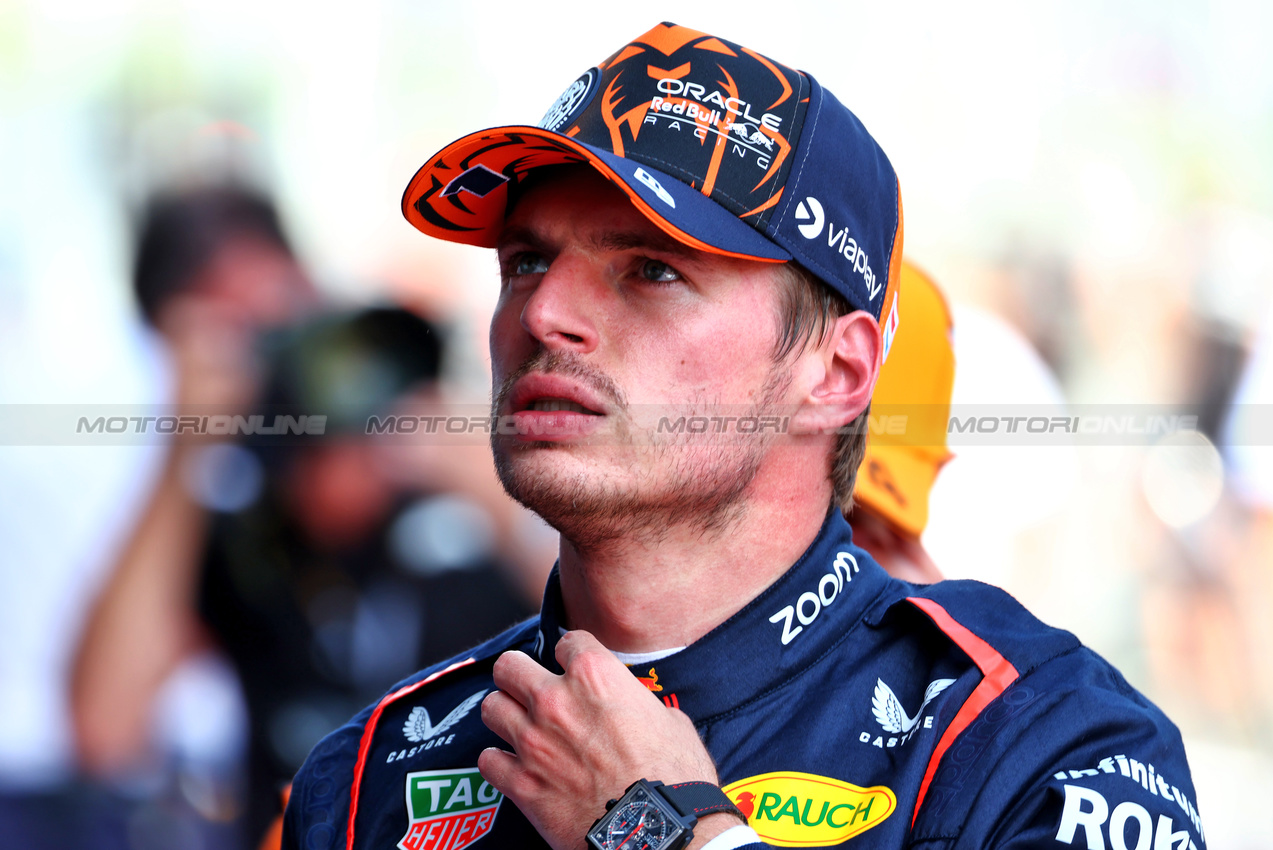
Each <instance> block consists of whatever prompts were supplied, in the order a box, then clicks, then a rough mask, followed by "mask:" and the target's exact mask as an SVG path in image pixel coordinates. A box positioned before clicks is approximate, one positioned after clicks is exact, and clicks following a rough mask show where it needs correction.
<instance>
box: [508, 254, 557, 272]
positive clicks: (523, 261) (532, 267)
mask: <svg viewBox="0 0 1273 850" xmlns="http://www.w3.org/2000/svg"><path fill="white" fill-rule="evenodd" d="M511 266H512V268H511V270H510V271H511V273H512V274H513V275H514V276H521V275H529V274H544V273H545V272H547V271H548V260H546V259H544V257H543V256H541V255H540V254H518V255H517V256H516V257H514V258H513V262H512V264H511Z"/></svg>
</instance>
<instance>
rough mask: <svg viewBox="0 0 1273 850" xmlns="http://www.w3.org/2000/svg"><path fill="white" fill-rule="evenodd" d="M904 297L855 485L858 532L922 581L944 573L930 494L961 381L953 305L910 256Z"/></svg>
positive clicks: (888, 562)
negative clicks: (933, 552)
mask: <svg viewBox="0 0 1273 850" xmlns="http://www.w3.org/2000/svg"><path fill="white" fill-rule="evenodd" d="M897 291H898V299H899V300H901V301H903V302H904V303H905V305H906V325H905V328H904V330H903V329H899V331H898V333H897V336H896V337H895V338H894V340H893V347H892V350H891V351H890V352H889V358H888V360H887V361H886V362H885V363H884V365H883V366H881V367H880V377H879V379H878V380H877V381H876V382H875V392H874V394H873V395H872V396H871V412H872V418H873V419H874V420H875V422H876V423H877V424H876V425H875V427H874V428H873V429H872V431H871V433H870V435H869V436H868V438H867V441H866V455H865V456H864V457H863V459H862V466H861V467H860V468H859V470H858V476H857V479H856V481H855V482H854V485H853V508H852V510H851V511H850V512H849V513H848V515H847V517H848V520H849V525H851V526H852V527H853V540H854V542H855V543H857V544H858V545H859V546H861V547H862V548H863V549H865V550H866V551H868V552H870V553H871V554H872V555H873V556H874V557H875V560H876V561H878V562H879V564H880V566H881V567H883V568H884V569H885V571H887V572H888V574H889V575H891V576H893V577H895V578H900V579H903V580H905V581H911V582H916V583H919V584H932V583H933V582H937V581H941V579H942V574H941V571H940V570H939V569H938V568H937V565H936V564H935V563H933V559H932V558H931V557H929V555H928V551H927V550H926V549H925V548H924V546H923V544H921V543H920V535H921V534H923V532H924V527H925V526H926V525H927V524H928V496H929V493H930V491H931V490H932V488H933V483H934V482H935V481H936V480H937V473H938V472H940V471H941V468H942V467H943V466H944V465H945V464H946V462H947V461H948V460H950V458H951V456H952V455H951V453H950V451H949V450H948V449H947V448H946V422H947V419H948V418H949V416H950V394H951V389H952V388H953V387H954V383H955V354H954V350H953V348H952V343H951V333H952V327H951V318H950V306H949V305H948V304H947V303H946V298H945V296H944V295H943V294H942V292H941V290H940V289H938V287H937V284H936V283H934V282H933V280H932V278H930V277H929V276H928V275H927V274H925V273H924V272H923V271H921V270H920V269H919V268H917V267H916V266H915V265H914V264H913V263H911V262H910V261H909V260H903V261H902V276H901V280H900V281H899V283H898V288H897Z"/></svg>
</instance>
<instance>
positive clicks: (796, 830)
mask: <svg viewBox="0 0 1273 850" xmlns="http://www.w3.org/2000/svg"><path fill="white" fill-rule="evenodd" d="M724 791H725V794H726V795H727V796H728V797H729V799H731V800H733V801H734V805H736V806H738V808H739V810H740V811H741V812H742V813H743V814H744V815H746V816H747V825H748V826H750V827H751V828H752V829H754V830H756V833H757V834H758V835H759V836H760V837H761V838H763V839H764V840H765V841H767V842H769V843H770V844H776V845H778V846H779V847H810V846H826V845H829V844H841V843H843V842H845V841H848V840H849V839H850V838H852V837H853V836H855V835H858V834H860V833H863V832H865V831H866V830H868V829H870V828H871V827H873V826H878V825H879V824H881V823H883V822H884V820H885V819H886V818H887V817H888V816H889V815H891V814H892V813H893V810H894V809H896V808H897V796H896V795H895V794H894V793H893V790H892V789H891V788H886V787H885V786H883V785H875V786H872V787H870V788H862V787H860V786H858V785H853V784H852V783H849V782H841V781H840V780H838V779H832V778H830V777H828V776H817V775H815V774H812V773H797V772H795V771H778V772H776V773H762V774H760V775H759V776H751V777H748V778H747V779H740V780H739V781H737V782H731V783H730V784H728V785H726V786H725V788H724Z"/></svg>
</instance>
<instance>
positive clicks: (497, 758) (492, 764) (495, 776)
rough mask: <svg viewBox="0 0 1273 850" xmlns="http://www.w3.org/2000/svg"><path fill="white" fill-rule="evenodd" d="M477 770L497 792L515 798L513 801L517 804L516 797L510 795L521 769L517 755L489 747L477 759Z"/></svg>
mask: <svg viewBox="0 0 1273 850" xmlns="http://www.w3.org/2000/svg"><path fill="white" fill-rule="evenodd" d="M477 769H478V771H479V772H480V773H481V774H482V778H483V779H485V780H486V781H487V782H489V783H491V785H493V786H494V787H495V790H497V791H499V792H500V793H501V794H504V795H506V796H508V797H510V798H514V800H513V801H514V802H516V799H515V795H514V794H511V793H509V792H510V791H511V790H512V788H513V781H514V779H515V778H516V776H517V774H518V772H519V770H520V769H521V765H520V763H519V761H518V758H517V756H516V755H514V754H513V753H509V752H505V751H504V750H501V749H499V748H498V747H487V748H486V749H484V750H482V752H481V753H480V754H479V755H478V757H477Z"/></svg>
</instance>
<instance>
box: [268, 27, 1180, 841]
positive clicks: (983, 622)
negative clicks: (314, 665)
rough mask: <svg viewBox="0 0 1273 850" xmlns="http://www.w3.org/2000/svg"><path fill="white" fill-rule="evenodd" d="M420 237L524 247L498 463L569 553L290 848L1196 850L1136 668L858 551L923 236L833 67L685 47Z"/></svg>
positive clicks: (438, 197)
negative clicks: (897, 573) (905, 236)
mask: <svg viewBox="0 0 1273 850" xmlns="http://www.w3.org/2000/svg"><path fill="white" fill-rule="evenodd" d="M563 164H565V165H566V166H567V167H564V168H563V167H560V166H562V165H563ZM403 208H404V211H405V213H406V215H407V218H408V220H409V221H411V223H412V224H414V225H415V226H416V227H418V228H420V229H421V230H423V231H425V232H426V233H430V234H433V235H437V236H442V237H445V238H449V239H453V240H456V241H462V242H468V243H472V244H476V245H485V246H490V247H496V248H497V249H498V254H499V262H500V269H501V278H502V282H501V291H500V299H499V303H498V305H497V307H496V312H495V315H494V318H493V319H492V323H491V354H492V363H493V371H494V375H493V386H494V388H495V398H494V413H495V419H494V424H495V427H494V429H493V432H494V436H493V438H492V445H493V447H494V451H495V457H496V464H497V467H498V468H499V471H500V474H501V477H502V479H503V481H504V483H505V486H506V488H507V489H508V490H509V492H510V493H512V494H513V495H514V496H515V497H516V498H518V499H520V500H522V501H523V502H524V503H525V504H527V505H529V506H531V507H532V508H533V509H534V510H536V511H537V512H539V513H540V514H541V515H542V516H543V517H544V518H545V519H547V520H548V521H549V522H550V523H551V524H553V525H554V526H555V527H556V528H557V529H558V530H559V531H560V532H561V550H560V558H559V561H558V567H557V569H556V571H555V572H554V574H553V576H552V577H551V578H550V580H549V583H548V587H547V589H546V592H545V597H544V606H543V609H542V611H541V614H540V616H539V618H538V619H536V620H533V621H531V622H529V623H527V624H524V625H523V626H521V627H519V628H517V629H514V630H512V631H510V632H508V633H506V634H504V635H501V636H500V637H498V638H496V639H494V640H492V641H490V642H488V643H487V644H484V645H482V646H479V647H477V648H476V649H474V650H473V651H472V652H470V653H467V654H465V655H464V656H463V657H460V658H458V659H457V660H456V661H454V662H453V663H451V664H443V665H440V666H438V667H436V668H431V669H427V670H424V671H422V672H421V673H420V674H418V675H417V676H415V677H412V678H411V679H408V680H407V681H405V682H404V683H403V684H402V686H401V687H400V688H397V689H396V690H394V691H393V692H391V693H390V694H388V695H387V696H385V697H384V698H383V699H382V700H381V701H380V702H379V703H378V704H376V705H375V706H372V707H369V708H368V709H366V710H365V711H364V712H362V713H361V714H360V715H358V716H357V717H355V718H354V720H353V721H351V722H350V723H349V724H348V725H346V726H344V727H342V728H341V729H339V730H337V731H336V732H334V733H332V734H331V735H330V736H328V737H327V738H326V739H325V740H324V741H323V742H322V743H320V744H319V745H318V746H317V747H316V748H315V749H314V751H313V752H312V753H311V755H310V758H309V759H308V760H307V762H306V766H305V767H304V768H303V769H302V770H301V772H300V773H299V774H298V776H297V779H296V783H295V785H294V791H293V794H292V797H291V802H290V803H289V806H288V810H287V815H286V825H285V831H284V832H285V834H284V846H285V847H288V848H299V847H320V846H321V847H328V846H333V845H336V844H337V843H338V842H341V843H342V846H346V847H350V848H363V847H393V846H396V847H400V848H405V850H417V848H445V849H446V850H457V848H462V847H467V846H469V845H470V844H474V845H476V846H478V847H482V846H486V847H534V846H543V844H544V843H547V844H548V845H550V846H552V847H555V848H558V850H564V848H572V850H573V848H580V847H584V846H591V847H595V848H611V850H619V848H623V850H628V848H637V847H647V848H651V850H654V848H658V850H665V848H673V849H674V848H680V847H689V848H699V847H703V846H708V847H710V848H711V850H728V848H733V847H738V846H743V845H749V844H757V843H758V842H761V841H763V842H765V843H768V844H773V845H778V846H826V845H833V844H840V843H843V842H845V841H848V840H849V839H853V841H854V846H857V847H902V846H906V847H911V846H915V847H918V846H923V847H926V848H927V847H987V846H994V847H1024V846H1030V847H1038V846H1047V845H1051V844H1053V843H1057V844H1059V845H1060V846H1065V845H1072V844H1077V845H1079V846H1087V847H1105V846H1112V847H1124V846H1135V847H1142V848H1149V847H1154V846H1157V847H1162V848H1166V847H1169V846H1170V847H1190V846H1192V847H1197V848H1202V847H1204V846H1205V844H1204V842H1203V838H1202V834H1201V828H1200V826H1199V822H1198V819H1197V817H1196V808H1195V804H1194V802H1193V799H1194V792H1193V789H1192V786H1191V784H1190V780H1189V772H1188V767H1187V765H1186V763H1185V759H1184V754H1183V751H1182V746H1181V742H1180V738H1179V735H1178V734H1177V733H1176V731H1175V729H1174V727H1173V726H1172V725H1171V724H1170V722H1169V721H1167V719H1166V718H1165V717H1163V715H1162V714H1161V713H1160V712H1158V711H1157V709H1155V708H1154V707H1153V706H1152V705H1150V704H1149V703H1148V702H1147V701H1146V700H1145V699H1144V698H1143V697H1141V696H1140V695H1139V694H1137V693H1136V692H1135V691H1134V690H1133V689H1131V688H1130V687H1129V686H1128V685H1127V684H1126V683H1125V682H1124V681H1123V679H1122V678H1121V677H1120V676H1119V675H1118V673H1117V672H1116V671H1114V670H1113V669H1112V668H1110V667H1109V665H1107V664H1106V663H1105V662H1103V661H1101V660H1100V659H1099V658H1097V657H1096V656H1095V655H1093V654H1092V653H1090V652H1089V651H1088V650H1086V649H1084V648H1082V647H1081V645H1080V644H1079V642H1078V641H1077V640H1076V639H1075V638H1074V637H1073V636H1072V635H1069V634H1067V633H1065V632H1061V631H1057V630H1054V629H1050V628H1048V627H1046V626H1043V625H1042V624H1040V623H1038V622H1037V621H1036V620H1034V619H1033V618H1032V617H1030V616H1029V615H1028V614H1027V613H1026V612H1025V611H1023V610H1022V609H1021V608H1020V606H1018V605H1017V604H1016V603H1015V602H1014V601H1013V600H1012V599H1011V598H1010V597H1008V596H1007V595H1006V594H1004V593H1002V592H999V591H997V590H994V589H992V588H989V587H986V586H984V585H978V584H973V583H967V582H942V583H939V584H936V585H932V586H931V587H928V588H922V589H921V588H917V587H916V586H913V585H910V584H906V583H903V582H899V581H895V580H893V579H890V578H889V577H888V576H887V575H886V574H885V572H884V571H883V570H882V569H880V567H879V566H878V565H877V564H876V563H875V562H874V561H873V560H872V559H871V557H870V556H869V555H868V554H867V553H866V552H865V551H864V550H862V549H861V548H859V547H857V546H855V545H854V544H853V542H852V541H851V539H850V532H849V529H848V525H847V523H845V521H844V520H843V518H842V516H841V512H840V509H839V508H840V506H841V505H844V504H846V503H847V502H848V500H849V498H850V495H851V493H852V489H853V479H854V473H855V470H856V467H857V466H858V464H859V462H860V459H861V451H862V441H863V434H864V430H865V429H864V425H863V422H864V414H865V411H866V410H867V408H868V404H869V401H870V393H871V389H872V387H873V385H874V383H875V378H876V375H877V372H878V368H879V363H880V361H881V359H882V357H883V355H884V353H885V352H886V351H887V348H888V346H889V343H890V341H891V339H892V336H893V334H894V332H896V329H897V327H898V323H897V320H898V315H899V312H900V313H902V314H904V311H905V305H904V304H903V305H902V306H901V307H900V309H899V308H898V306H897V303H896V301H895V300H894V297H893V292H894V291H895V283H896V280H897V276H898V269H897V266H898V265H899V264H900V260H901V207H900V201H899V197H898V189H897V180H896V177H895V175H894V173H893V170H892V167H891V166H890V165H889V163H888V160H887V159H886V158H885V157H884V155H883V153H882V151H880V149H879V147H878V146H877V145H876V144H875V142H874V140H872V139H871V137H870V136H869V135H868V134H867V133H866V131H865V130H864V129H863V128H862V125H861V124H860V123H859V122H858V121H857V119H856V118H855V117H854V116H853V115H852V114H851V113H850V112H849V111H848V110H847V109H845V108H844V107H843V106H841V105H840V104H839V103H838V102H837V101H836V100H835V99H834V98H833V97H832V96H831V95H830V94H829V93H828V92H827V91H826V90H825V89H822V88H821V87H820V86H819V85H818V83H817V82H816V81H815V80H814V79H813V77H812V76H810V75H808V74H804V73H800V72H796V71H793V70H791V69H789V68H786V67H784V66H782V65H779V64H778V63H776V62H774V61H772V60H770V59H768V58H766V57H763V56H761V55H760V54H758V53H755V52H754V51H751V50H748V49H747V48H744V47H741V46H739V45H736V44H732V43H730V42H727V41H724V40H722V39H718V38H715V37H712V36H708V35H706V34H704V33H700V32H696V31H694V30H689V29H685V28H683V27H678V26H674V25H672V24H662V25H660V26H657V27H655V28H654V29H652V30H651V31H650V32H648V33H646V34H644V35H643V36H641V37H640V38H638V39H637V40H635V41H634V42H632V43H631V44H629V45H627V46H625V47H623V48H622V49H621V50H620V51H618V52H617V53H616V54H614V55H613V56H611V57H610V58H609V59H608V60H606V61H605V62H603V63H602V64H601V65H599V66H597V67H596V68H593V69H591V70H589V71H588V72H586V73H585V74H583V75H582V76H581V77H579V79H577V80H576V81H575V83H574V84H572V85H571V86H570V87H569V89H567V91H566V93H565V94H564V95H563V96H562V97H561V99H560V100H559V101H558V102H557V103H556V104H555V105H554V106H553V108H552V109H550V111H549V113H548V115H546V116H545V118H544V120H543V122H542V124H541V126H540V127H538V128H535V127H520V126H519V127H507V128H498V129H494V130H487V131H483V132H480V133H476V134H473V135H471V136H468V137H465V138H463V139H461V140H459V141H457V142H455V143H453V144H452V145H450V146H448V147H447V148H446V149H444V150H443V151H442V152H441V153H439V154H438V155H436V156H435V157H433V158H432V159H430V160H429V161H428V162H427V163H426V164H425V166H424V167H423V168H422V169H421V170H420V171H419V172H418V173H417V175H416V176H415V178H414V179H413V180H412V182H411V184H410V185H409V186H408V188H407V191H406V194H405V196H404V199H403ZM806 270H807V271H806ZM881 317H882V318H883V323H882V324H883V328H882V331H881V326H880V319H881ZM903 332H904V331H903ZM713 423H715V424H713ZM771 423H776V424H773V425H772V427H769V426H770V425H771ZM855 423H856V424H855ZM625 664H626V665H628V666H627V667H626V668H625ZM634 674H635V675H634ZM479 706H480V708H479ZM659 783H662V784H659ZM722 789H723V790H722ZM616 798H622V799H620V800H619V801H618V802H617V803H615V804H614V805H611V806H609V807H607V801H609V800H613V799H616ZM1154 842H1156V844H1155V843H1154Z"/></svg>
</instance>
